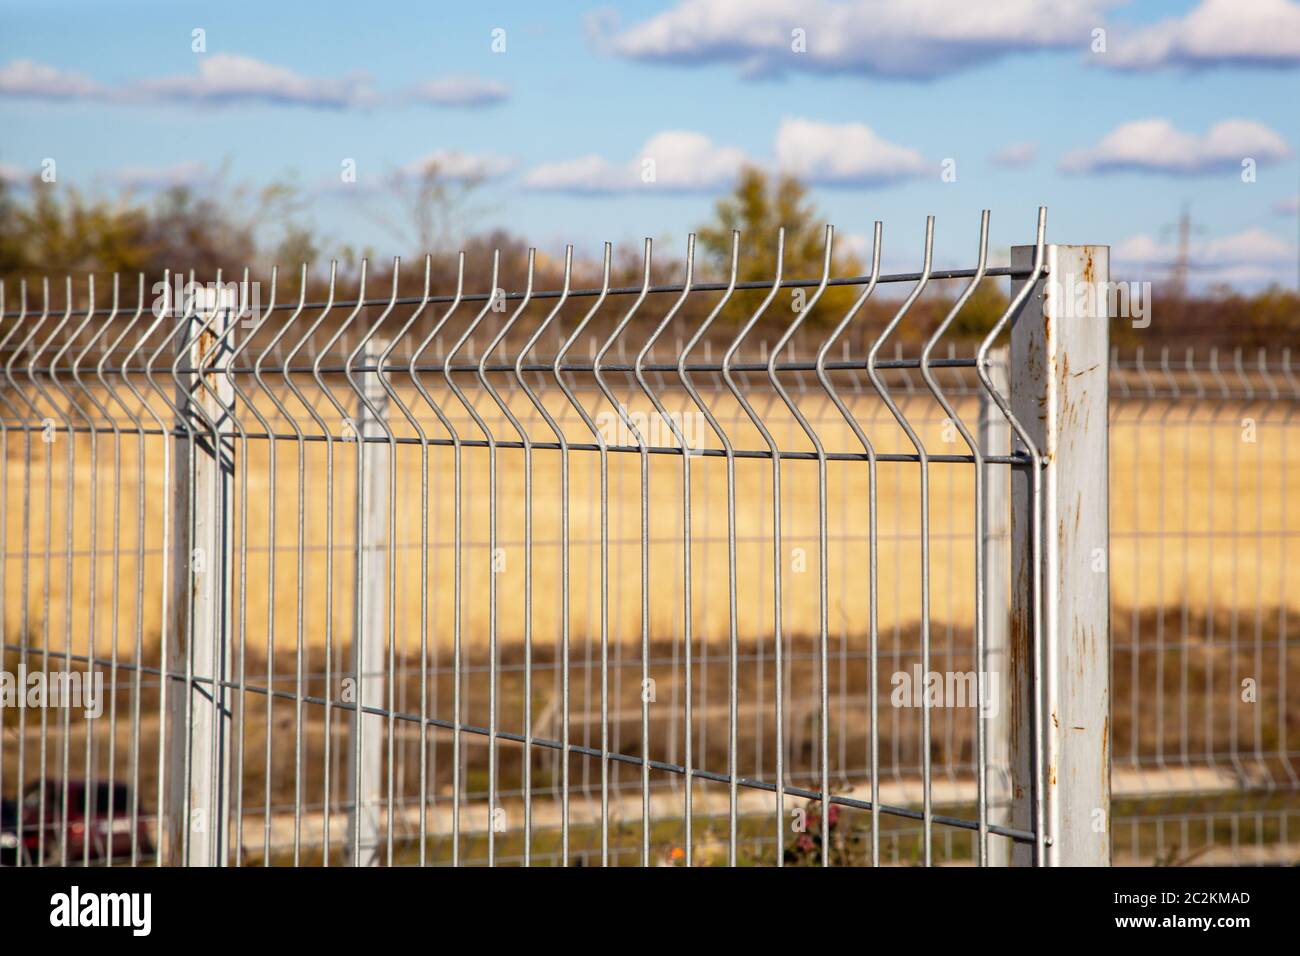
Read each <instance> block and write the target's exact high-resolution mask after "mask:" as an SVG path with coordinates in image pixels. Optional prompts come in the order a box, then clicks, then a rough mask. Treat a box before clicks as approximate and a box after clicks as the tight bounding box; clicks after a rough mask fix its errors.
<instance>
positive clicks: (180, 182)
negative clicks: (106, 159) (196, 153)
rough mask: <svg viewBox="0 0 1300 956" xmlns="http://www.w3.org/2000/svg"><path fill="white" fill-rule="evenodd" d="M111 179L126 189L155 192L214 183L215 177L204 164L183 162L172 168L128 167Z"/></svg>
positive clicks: (113, 175)
mask: <svg viewBox="0 0 1300 956" xmlns="http://www.w3.org/2000/svg"><path fill="white" fill-rule="evenodd" d="M111 178H112V180H113V182H114V183H116V184H117V185H119V186H122V187H123V188H126V189H140V190H155V189H170V188H171V187H173V186H197V185H201V184H203V183H209V182H213V181H215V179H216V175H215V174H214V173H213V172H212V171H211V170H210V169H208V167H207V166H206V165H205V164H204V163H201V162H184V163H176V164H175V165H173V166H128V167H126V168H124V169H119V170H117V171H116V172H114V173H113V174H112V177H111Z"/></svg>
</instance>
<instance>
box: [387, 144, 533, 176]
mask: <svg viewBox="0 0 1300 956" xmlns="http://www.w3.org/2000/svg"><path fill="white" fill-rule="evenodd" d="M514 168H515V161H514V160H513V159H511V158H510V157H509V156H498V155H496V154H494V153H465V152H462V151H460V150H458V149H438V150H434V151H433V152H432V153H429V154H428V155H427V156H422V157H421V158H420V159H417V160H415V162H412V163H407V164H406V165H405V166H403V167H402V168H401V169H400V170H399V171H398V174H399V175H400V176H401V177H403V178H411V179H414V178H418V177H420V176H423V175H425V174H426V173H427V172H430V171H436V172H437V175H438V176H439V177H441V178H444V179H455V180H466V179H497V178H498V177H501V176H504V175H505V174H506V173H508V172H510V171H511V170H512V169H514Z"/></svg>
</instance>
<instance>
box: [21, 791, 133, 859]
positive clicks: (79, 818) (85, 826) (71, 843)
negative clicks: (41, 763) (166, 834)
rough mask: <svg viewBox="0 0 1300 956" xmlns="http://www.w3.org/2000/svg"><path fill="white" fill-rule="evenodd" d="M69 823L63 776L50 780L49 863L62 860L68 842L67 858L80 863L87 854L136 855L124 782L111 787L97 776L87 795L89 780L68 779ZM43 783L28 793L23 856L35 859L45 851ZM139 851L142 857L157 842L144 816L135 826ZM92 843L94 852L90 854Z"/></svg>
mask: <svg viewBox="0 0 1300 956" xmlns="http://www.w3.org/2000/svg"><path fill="white" fill-rule="evenodd" d="M67 787H68V828H67V830H66V831H64V830H63V781H61V780H46V781H45V810H44V831H45V849H44V857H43V858H44V862H45V865H46V866H58V865H59V864H60V863H61V862H62V861H63V849H64V847H66V848H67V862H68V865H70V866H76V865H77V864H79V863H81V862H82V861H83V860H86V859H87V858H88V859H89V861H90V862H91V863H92V864H93V863H99V864H103V863H106V862H109V860H110V859H111V860H112V861H113V862H127V863H129V862H130V860H131V829H132V828H131V790H130V788H129V787H128V786H127V785H126V784H124V783H115V784H113V785H112V786H111V787H110V786H109V785H108V784H107V783H105V782H99V781H97V782H96V783H95V784H94V785H93V789H92V790H91V792H90V799H89V801H88V800H87V799H86V797H87V784H86V781H84V780H69V781H68V784H67ZM110 795H111V796H112V798H113V799H112V803H113V820H112V824H111V825H110V823H109V819H108V810H109V807H108V805H109V796H110ZM41 820H42V812H41V785H40V784H39V783H38V784H33V785H32V786H31V787H29V788H28V789H27V793H26V794H25V795H24V797H23V806H22V845H23V851H24V855H23V862H24V864H27V865H31V864H34V863H36V862H38V858H40V855H41V848H40V833H41V829H42V827H41ZM136 843H137V851H138V854H139V857H140V858H142V859H143V858H144V857H148V856H152V855H153V843H152V842H151V841H150V839H149V829H148V826H147V825H146V824H145V821H144V819H143V817H142V818H141V819H140V821H139V824H138V826H137V828H136ZM87 847H89V851H90V852H89V857H87V855H86V850H87Z"/></svg>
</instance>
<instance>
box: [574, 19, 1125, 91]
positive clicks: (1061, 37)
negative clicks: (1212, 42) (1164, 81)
mask: <svg viewBox="0 0 1300 956" xmlns="http://www.w3.org/2000/svg"><path fill="white" fill-rule="evenodd" d="M1113 4H1114V0H1000V2H998V3H972V2H971V0H679V2H678V3H677V4H676V5H675V6H673V7H672V8H671V9H669V10H667V11H665V12H663V13H660V14H658V15H655V16H652V17H650V18H649V19H647V20H643V21H641V22H639V23H636V24H633V25H631V26H629V27H627V28H626V29H623V30H620V29H619V28H618V26H617V24H616V22H615V20H614V18H613V17H612V16H611V14H609V13H608V12H607V11H600V13H599V15H598V16H595V17H592V18H590V19H589V21H588V30H589V33H591V34H592V35H593V42H594V44H595V45H596V47H597V49H600V50H602V51H606V52H609V53H612V54H614V55H618V56H623V57H627V58H629V59H634V60H644V61H648V62H660V63H685V64H703V63H736V64H738V65H739V66H740V67H741V69H742V70H743V71H744V72H745V73H746V74H748V75H751V76H753V75H766V74H771V73H779V72H780V71H782V70H803V71H807V72H820V73H858V74H869V75H877V76H893V77H907V78H913V79H917V78H928V77H934V76H942V75H944V74H948V73H952V72H955V71H957V70H961V69H965V68H968V67H971V66H975V65H977V64H979V63H984V62H988V61H992V60H996V59H998V58H1000V57H1003V56H1006V55H1008V54H1011V53H1015V52H1023V51H1030V50H1039V49H1057V48H1071V47H1074V48H1079V49H1083V48H1084V47H1085V46H1086V43H1087V41H1088V38H1089V37H1090V31H1091V30H1092V28H1094V27H1096V26H1098V25H1099V24H1100V23H1101V13H1102V11H1103V10H1104V9H1105V8H1106V7H1108V6H1112V5H1113ZM795 30H802V31H804V32H803V34H802V36H803V37H804V39H805V40H806V43H805V45H804V46H805V52H795V49H794V47H795V46H796V45H797V40H798V37H797V35H796V34H795V33H794V32H793V31H795Z"/></svg>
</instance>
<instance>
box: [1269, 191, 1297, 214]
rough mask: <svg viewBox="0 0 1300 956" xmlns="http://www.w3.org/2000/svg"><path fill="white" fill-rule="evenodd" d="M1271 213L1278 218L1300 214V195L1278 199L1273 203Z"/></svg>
mask: <svg viewBox="0 0 1300 956" xmlns="http://www.w3.org/2000/svg"><path fill="white" fill-rule="evenodd" d="M1273 211H1274V212H1275V213H1277V214H1278V215H1279V216H1294V215H1295V214H1296V213H1300V193H1297V194H1296V195H1294V196H1287V197H1286V198H1285V199H1279V200H1278V201H1277V202H1275V203H1273Z"/></svg>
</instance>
